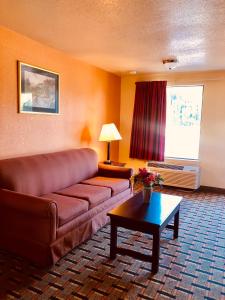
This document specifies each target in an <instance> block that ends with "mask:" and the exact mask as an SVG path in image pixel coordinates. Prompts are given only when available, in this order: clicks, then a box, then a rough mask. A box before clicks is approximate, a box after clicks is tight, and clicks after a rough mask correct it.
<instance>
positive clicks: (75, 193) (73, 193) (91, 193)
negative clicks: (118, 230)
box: [55, 183, 111, 208]
mask: <svg viewBox="0 0 225 300" xmlns="http://www.w3.org/2000/svg"><path fill="white" fill-rule="evenodd" d="M55 193H57V194H60V195H64V196H69V197H77V198H81V199H84V200H87V201H88V203H89V208H93V207H95V206H97V205H98V204H100V203H102V202H104V201H105V200H107V199H109V198H110V197H111V190H110V189H109V188H107V187H102V186H95V185H88V184H80V183H78V184H74V185H72V186H70V187H68V188H66V189H63V190H60V191H57V192H55Z"/></svg>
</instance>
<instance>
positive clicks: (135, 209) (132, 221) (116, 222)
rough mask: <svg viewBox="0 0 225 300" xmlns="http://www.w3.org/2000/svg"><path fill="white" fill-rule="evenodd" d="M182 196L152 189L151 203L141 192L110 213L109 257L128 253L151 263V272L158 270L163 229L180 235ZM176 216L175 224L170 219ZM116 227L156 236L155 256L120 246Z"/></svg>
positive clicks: (174, 235)
mask: <svg viewBox="0 0 225 300" xmlns="http://www.w3.org/2000/svg"><path fill="white" fill-rule="evenodd" d="M181 199H182V198H181V197H178V196H173V195H167V194H163V193H157V192H153V194H152V198H151V202H150V204H146V203H144V202H143V196H142V192H140V193H138V194H136V195H135V196H133V197H131V198H130V199H129V200H127V201H126V202H125V203H123V204H121V205H120V206H118V207H117V208H115V209H113V210H111V211H110V212H109V213H108V216H110V219H111V242H110V258H111V259H114V258H116V254H117V253H119V254H122V255H129V256H132V257H134V258H137V259H140V260H144V261H148V262H151V263H152V273H153V274H155V273H157V272H158V269H159V254H160V235H161V232H162V231H163V229H164V228H165V227H166V228H169V229H173V231H174V232H173V238H174V239H176V238H178V230H179V210H180V202H181ZM173 218H174V224H173V225H171V224H169V222H170V221H171V220H172V219H173ZM117 227H123V228H127V229H130V230H135V231H140V232H143V233H148V234H152V235H153V247H152V255H146V254H143V253H139V252H136V251H133V250H130V249H125V248H121V247H117Z"/></svg>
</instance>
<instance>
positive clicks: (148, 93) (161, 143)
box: [130, 81, 167, 161]
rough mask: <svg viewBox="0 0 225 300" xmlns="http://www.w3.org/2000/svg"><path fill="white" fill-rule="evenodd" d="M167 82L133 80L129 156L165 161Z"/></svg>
mask: <svg viewBox="0 0 225 300" xmlns="http://www.w3.org/2000/svg"><path fill="white" fill-rule="evenodd" d="M166 84H167V82H166V81H151V82H148V81H145V82H136V93H135V103H134V113H133V124H132V133H131V144H130V158H138V159H145V160H156V161H163V160H164V150H165V126H166Z"/></svg>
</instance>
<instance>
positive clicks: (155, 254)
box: [152, 231, 160, 274]
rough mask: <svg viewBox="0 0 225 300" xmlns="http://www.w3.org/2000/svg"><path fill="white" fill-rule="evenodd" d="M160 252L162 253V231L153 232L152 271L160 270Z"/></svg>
mask: <svg viewBox="0 0 225 300" xmlns="http://www.w3.org/2000/svg"><path fill="white" fill-rule="evenodd" d="M159 253H160V232H159V231H158V232H156V233H154V234H153V247H152V273H153V274H155V273H157V272H158V270H159Z"/></svg>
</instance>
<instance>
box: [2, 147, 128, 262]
mask: <svg viewBox="0 0 225 300" xmlns="http://www.w3.org/2000/svg"><path fill="white" fill-rule="evenodd" d="M131 174H132V170H131V169H128V168H122V167H113V166H108V165H104V164H98V158H97V154H96V152H95V151H94V150H92V149H88V148H83V149H74V150H68V151H62V152H56V153H50V154H42V155H33V156H27V157H18V158H12V159H5V160H1V161H0V248H3V249H6V250H9V251H11V252H14V253H16V254H18V255H21V256H23V257H25V258H27V259H28V260H30V261H32V262H33V263H35V264H37V265H39V266H43V267H44V266H49V265H51V264H53V263H55V262H56V261H57V260H58V259H60V258H61V257H62V256H63V255H65V254H66V253H67V252H68V251H70V250H71V249H72V248H74V247H75V246H76V245H78V244H80V243H81V242H83V241H84V240H86V239H87V238H89V237H90V236H91V235H92V234H93V233H94V232H96V231H97V230H98V229H99V228H101V227H102V226H103V225H105V224H106V223H107V222H108V217H107V216H106V213H107V212H108V211H109V210H110V209H112V208H113V207H115V206H117V205H118V204H120V203H122V202H124V201H126V200H127V199H128V198H129V197H130V196H131V190H130V185H129V178H130V176H131Z"/></svg>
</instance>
